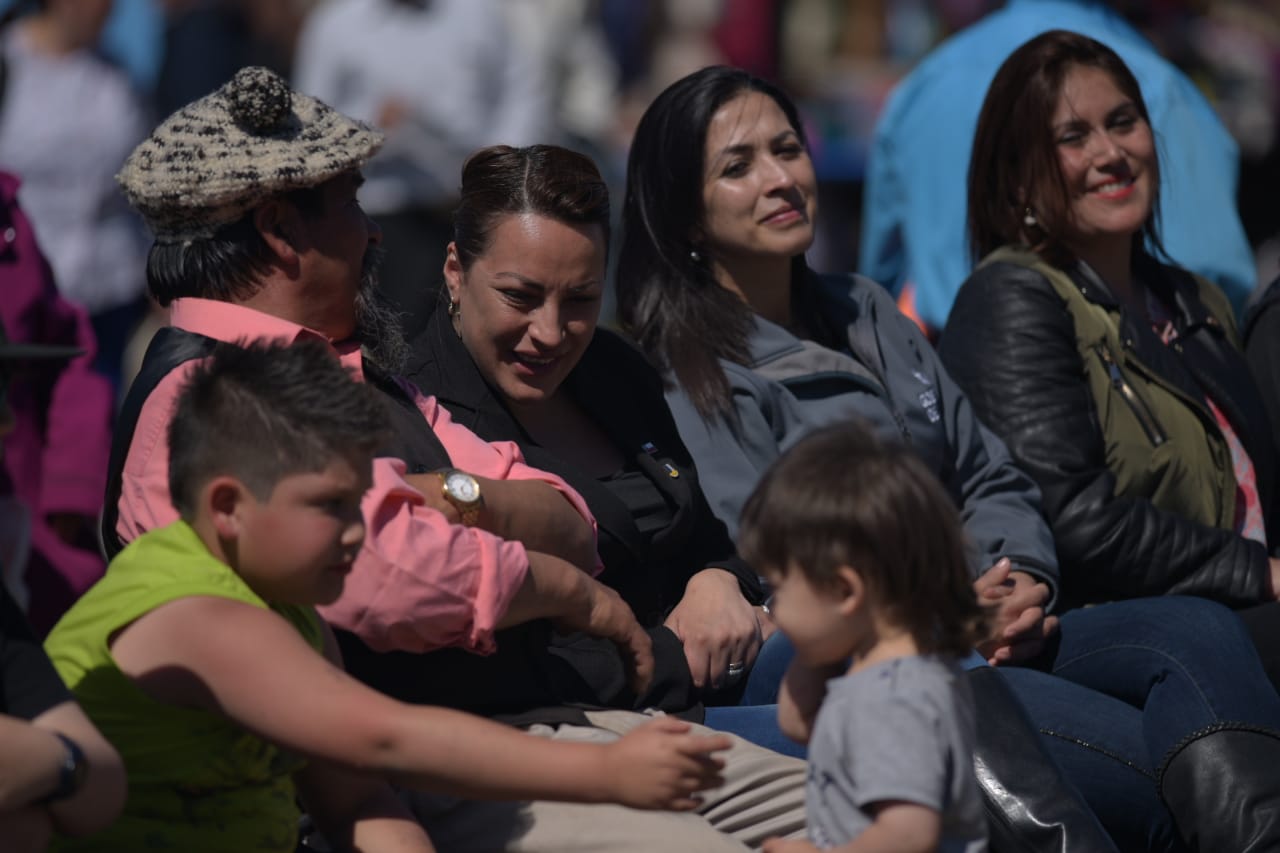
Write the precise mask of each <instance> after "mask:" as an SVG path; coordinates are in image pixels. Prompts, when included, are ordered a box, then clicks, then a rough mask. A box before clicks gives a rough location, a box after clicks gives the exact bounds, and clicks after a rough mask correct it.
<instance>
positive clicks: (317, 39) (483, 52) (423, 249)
mask: <svg viewBox="0 0 1280 853" xmlns="http://www.w3.org/2000/svg"><path fill="white" fill-rule="evenodd" d="M294 84H295V85H296V87H297V88H298V90H299V91H302V92H306V93H308V94H310V95H312V96H314V97H316V98H318V99H320V100H321V101H324V102H325V103H327V104H329V105H330V106H332V107H334V108H335V109H337V110H339V111H340V112H343V113H345V114H347V115H350V116H352V117H354V118H357V119H361V120H363V121H366V122H369V123H371V124H373V125H375V126H376V127H378V128H379V129H380V130H382V131H383V132H385V133H386V137H387V141H386V145H385V146H384V147H383V149H382V151H381V152H380V153H379V154H378V156H377V157H375V158H374V159H373V160H371V161H370V162H369V163H368V165H367V166H366V167H365V169H364V175H365V180H366V182H365V184H364V187H363V188H362V189H361V192H360V202H361V204H362V206H363V207H364V208H365V210H367V211H368V212H369V215H370V216H372V217H374V218H375V219H376V220H377V222H378V224H379V226H381V228H382V233H383V247H384V249H385V250H386V259H385V262H384V264H383V266H382V272H381V282H380V286H381V288H382V290H383V293H384V294H385V295H386V296H387V297H388V298H389V299H390V301H391V302H392V303H393V304H395V306H396V307H397V308H399V309H400V310H401V311H402V312H404V314H405V322H404V325H405V331H406V333H407V334H409V335H413V334H414V333H415V332H416V331H418V330H419V329H420V328H421V327H422V325H423V324H424V323H425V322H426V316H427V315H426V314H424V313H422V310H421V309H422V307H423V305H424V300H423V299H422V298H421V295H422V293H423V292H425V289H426V288H428V287H433V288H434V286H435V284H437V283H438V277H437V273H436V271H437V270H439V269H440V265H441V264H442V262H443V258H444V247H445V246H446V245H447V244H448V242H449V240H450V239H452V222H451V218H450V217H451V212H452V209H453V205H454V203H455V202H456V201H457V176H458V174H459V172H460V171H461V169H462V163H463V161H464V160H465V159H466V157H467V155H468V154H470V153H471V152H472V151H473V150H475V149H476V148H480V147H482V146H484V145H488V144H493V143H503V144H508V145H527V144H530V143H533V142H544V141H547V140H548V139H554V138H555V136H556V134H557V128H556V124H555V107H554V105H553V100H552V90H551V86H550V83H549V79H548V75H547V70H546V69H545V68H544V67H542V66H541V65H540V64H539V63H538V62H537V61H536V59H535V57H534V56H533V55H532V54H531V53H530V52H529V51H528V50H527V48H526V45H525V44H524V43H523V42H522V41H521V40H520V39H518V38H516V37H515V36H514V35H513V33H512V32H511V28H510V25H509V23H508V19H507V18H506V16H505V14H504V12H503V9H502V4H500V3H499V2H498V0H328V2H326V3H324V4H322V5H320V6H318V7H317V8H316V9H315V11H313V12H312V13H311V15H310V17H308V19H307V21H306V23H305V24H304V25H303V29H302V33H301V35H300V37H299V41H298V47H297V54H296V57H295V61H294Z"/></svg>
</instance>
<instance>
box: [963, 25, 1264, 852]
mask: <svg viewBox="0 0 1280 853" xmlns="http://www.w3.org/2000/svg"><path fill="white" fill-rule="evenodd" d="M1174 144H1176V141H1174ZM1158 187H1159V163H1158V158H1157V153H1156V146H1155V140H1154V136H1153V133H1152V130H1151V127H1150V125H1149V123H1148V118H1147V110H1146V106H1145V104H1144V103H1143V100H1142V94H1141V92H1140V91H1139V88H1138V84H1137V82H1136V80H1135V79H1134V78H1133V75H1132V74H1131V73H1130V72H1129V70H1128V68H1127V67H1125V65H1124V63H1123V62H1122V61H1121V60H1120V58H1119V57H1118V56H1116V54H1115V53H1114V52H1113V51H1112V50H1110V49H1109V48H1107V47H1106V46H1104V45H1102V44H1100V43H1098V42H1096V41H1094V40H1092V39H1089V38H1086V37H1084V36H1080V35H1078V34H1075V33H1068V32H1064V31H1053V32H1048V33H1045V34H1043V35H1041V36H1038V37H1037V38H1035V39H1033V40H1031V41H1030V42H1028V43H1027V44H1025V45H1023V46H1022V47H1021V48H1019V49H1018V50H1017V51H1015V52H1014V53H1013V54H1012V55H1011V56H1010V57H1009V59H1008V60H1006V62H1005V63H1004V65H1003V66H1002V67H1001V68H1000V70H999V72H997V74H996V77H995V80H994V81H993V82H992V85H991V89H990V91H989V92H988V94H987V98H986V101H985V103H984V105H983V108H982V112H981V114H980V117H979V120H978V130H977V135H976V137H975V142H974V154H973V160H972V162H971V165H970V170H969V238H970V243H971V246H972V249H973V252H974V256H975V258H980V259H982V260H981V261H980V263H979V266H978V268H977V269H976V270H975V272H974V273H973V275H972V276H971V277H970V278H969V280H968V281H966V282H965V284H964V286H963V287H962V288H961V289H960V292H959V295H958V297H957V299H956V303H955V306H954V307H953V309H952V313H951V316H950V319H949V320H948V323H947V326H946V329H945V331H944V334H943V338H942V342H941V346H940V349H941V355H942V359H943V362H944V363H945V364H946V366H947V369H948V370H949V371H950V373H951V375H952V377H953V378H954V379H955V380H956V382H957V383H959V385H960V386H961V387H962V388H964V390H965V391H966V392H967V394H968V396H969V399H970V401H971V402H972V403H973V406H974V409H975V410H976V411H977V413H978V416H979V417H980V418H981V419H982V420H983V421H984V422H985V423H986V424H987V425H988V426H989V427H990V428H991V429H992V430H993V431H994V432H996V434H997V435H999V436H1000V437H1001V438H1003V439H1004V441H1005V443H1006V444H1007V445H1008V447H1009V450H1010V452H1011V453H1012V454H1013V457H1014V459H1015V460H1016V461H1017V462H1018V464H1019V466H1020V467H1022V468H1023V469H1024V470H1025V471H1027V472H1028V473H1029V474H1031V475H1032V477H1034V478H1035V479H1036V481H1037V483H1038V484H1039V486H1040V489H1041V492H1042V495H1043V509H1044V512H1045V515H1046V517H1047V519H1048V521H1049V523H1050V526H1051V527H1052V529H1053V534H1054V540H1055V542H1056V543H1057V549H1058V559H1059V564H1060V570H1061V574H1062V581H1061V583H1062V597H1063V600H1064V603H1066V604H1067V605H1068V606H1070V605H1079V604H1085V603H1094V602H1102V601H1109V600H1114V599H1121V598H1135V597H1140V596H1149V595H1159V594H1166V593H1174V594H1186V595H1198V596H1204V597H1208V598H1213V599H1216V600H1218V601H1221V602H1223V603H1226V604H1228V605H1231V606H1232V607H1235V608H1239V609H1241V612H1242V614H1243V615H1244V616H1245V617H1246V621H1249V622H1253V623H1254V625H1253V626H1251V627H1252V628H1253V631H1252V633H1253V635H1254V641H1255V644H1257V645H1258V646H1259V650H1260V651H1261V653H1262V657H1263V662H1264V664H1265V665H1266V666H1267V668H1268V671H1269V673H1270V675H1271V677H1272V680H1273V681H1276V680H1277V675H1278V674H1280V655H1278V654H1277V649H1276V648H1275V643H1274V641H1273V640H1272V639H1270V638H1269V637H1268V636H1267V635H1268V634H1271V635H1274V633H1275V631H1274V629H1273V628H1272V627H1271V625H1273V624H1274V623H1275V622H1276V621H1277V619H1278V618H1280V609H1278V608H1277V607H1276V605H1275V604H1274V603H1270V602H1274V599H1275V598H1276V592H1277V587H1278V584H1277V579H1278V578H1280V561H1278V560H1276V559H1275V558H1273V557H1271V556H1270V554H1269V548H1268V542H1271V543H1276V542H1278V541H1280V538H1278V537H1280V528H1277V522H1280V513H1276V512H1273V511H1272V504H1273V500H1274V497H1275V494H1276V492H1275V483H1274V474H1275V464H1276V456H1275V448H1274V446H1273V440H1272V433H1271V430H1270V426H1269V423H1268V420H1267V415H1266V412H1265V410H1264V408H1263V406H1262V402H1261V400H1260V398H1259V395H1258V392H1257V389H1256V387H1255V386H1254V384H1253V382H1252V380H1251V378H1250V376H1249V371H1248V366H1247V364H1246V363H1245V360H1244V357H1243V355H1242V353H1241V352H1240V351H1239V348H1238V347H1239V343H1238V337H1237V335H1236V332H1235V327H1234V321H1233V318H1232V315H1231V312H1230V308H1229V307H1228V305H1227V302H1226V299H1225V297H1223V295H1222V293H1221V292H1220V291H1219V290H1218V289H1217V288H1216V287H1214V286H1213V285H1212V284H1210V283H1209V282H1207V281H1204V280H1202V279H1199V278H1197V277H1194V276H1192V275H1190V274H1189V273H1186V272H1184V271H1182V270H1180V269H1177V268H1176V267H1173V266H1170V265H1167V264H1164V263H1161V262H1159V261H1157V260H1156V258H1155V257H1154V255H1153V253H1154V254H1160V253H1162V249H1161V247H1160V243H1159V239H1158V233H1157V229H1156V209H1157V208H1156V204H1157V194H1158ZM1268 623H1270V624H1268ZM1223 728H1224V730H1223V731H1220V732H1217V733H1215V734H1213V735H1211V736H1209V737H1205V738H1203V739H1202V740H1201V741H1199V742H1195V743H1193V745H1192V746H1191V747H1189V749H1190V750H1192V751H1195V752H1199V753H1201V755H1202V756H1207V755H1210V754H1212V755H1216V756H1236V757H1238V758H1240V759H1241V760H1240V761H1239V762H1238V766H1237V771H1236V773H1235V775H1234V777H1233V778H1236V779H1238V780H1243V779H1247V778H1249V774H1251V773H1256V774H1259V777H1258V778H1262V776H1263V775H1265V773H1268V772H1271V771H1269V770H1265V769H1264V765H1265V764H1266V762H1268V761H1269V762H1271V763H1274V762H1275V761H1276V760H1277V758H1280V736H1278V735H1277V734H1276V733H1274V732H1268V733H1266V734H1265V735H1262V734H1258V733H1250V734H1244V733H1243V732H1242V731H1241V730H1239V729H1237V730H1235V731H1232V730H1231V728H1232V727H1229V726H1227V727H1223ZM1268 756H1269V757H1268ZM1212 802H1213V800H1212V798H1205V797H1197V798H1190V799H1189V806H1190V808H1191V809H1192V810H1194V809H1195V808H1210V807H1212V806H1211V805H1210V804H1211V803H1212ZM1175 816H1180V815H1178V813H1177V812H1175ZM1231 846H1232V845H1231V844H1227V845H1226V846H1224V847H1223V848H1222V849H1227V847H1231ZM1234 849H1239V847H1238V846H1236V847H1234ZM1249 849H1253V848H1249Z"/></svg>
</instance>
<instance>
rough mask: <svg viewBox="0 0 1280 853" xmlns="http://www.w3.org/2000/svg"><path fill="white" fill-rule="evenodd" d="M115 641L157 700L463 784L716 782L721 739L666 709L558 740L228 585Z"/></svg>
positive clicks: (532, 788)
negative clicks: (305, 629)
mask: <svg viewBox="0 0 1280 853" xmlns="http://www.w3.org/2000/svg"><path fill="white" fill-rule="evenodd" d="M192 626H200V628H201V629H200V630H193V629H192ZM112 654H113V656H114V657H115V659H116V662H117V664H118V665H119V666H120V668H121V670H123V671H124V672H125V674H126V675H128V676H129V677H130V678H132V679H133V680H134V682H135V683H137V684H138V685H139V686H140V687H141V688H142V689H144V690H146V691H147V692H149V693H150V694H151V695H153V696H154V697H155V698H157V699H159V700H160V701H164V702H170V703H174V704H185V705H195V706H198V707H204V708H208V709H211V710H216V711H218V712H220V713H222V714H225V715H226V716H227V717H229V718H231V719H233V720H235V721H237V722H238V723H240V724H241V725H243V726H244V727H245V728H247V729H249V730H250V731H253V732H255V733H256V734H258V735H259V736H261V737H263V738H265V739H267V740H270V741H272V742H274V743H277V744H279V745H280V746H282V747H284V748H286V749H290V750H293V751H295V752H299V753H302V754H304V755H307V756H311V757H315V758H318V759H322V760H327V761H330V762H333V763H336V764H340V765H342V766H345V767H348V768H353V769H356V770H365V771H371V772H374V773H378V774H382V775H386V776H389V777H391V778H393V779H395V780H396V781H398V782H401V783H403V784H406V785H410V786H413V787H418V788H422V789H425V790H431V791H441V792H447V793H450V794H454V795H458V796H464V797H467V796H469V797H484V798H493V799H552V800H570V801H578V802H620V803H623V804H624V805H629V806H632V807H635V808H674V809H691V808H694V807H695V806H696V804H697V800H696V798H695V796H694V795H695V792H697V791H699V790H703V789H705V788H708V787H713V786H715V785H717V784H719V783H720V781H721V779H720V767H721V763H720V762H719V760H717V759H715V758H713V757H712V753H714V752H716V751H719V750H723V749H727V748H728V747H729V743H730V742H729V740H728V738H727V737H723V736H721V737H702V736H697V735H694V734H692V733H690V732H689V731H688V726H687V725H686V724H684V723H681V722H679V721H677V720H666V719H661V720H656V721H654V722H653V723H651V724H648V725H646V726H643V727H641V728H640V729H637V730H636V731H634V732H632V733H631V734H629V735H627V736H626V737H624V738H622V739H621V740H619V741H618V742H616V743H612V744H609V745H598V744H575V743H563V742H557V741H550V740H546V739H543V738H538V737H533V736H530V735H527V734H525V733H523V732H520V731H518V730H516V729H512V728H510V727H507V726H503V725H500V724H498V723H494V722H491V721H488V720H485V719H482V718H480V717H476V716H473V715H471V714H465V713H461V712H457V711H451V710H447V709H443V708H433V707H425V706H411V705H405V704H403V703H400V702H397V701H395V700H393V699H391V698H389V697H387V696H383V695H382V694H380V693H377V692H375V691H373V690H371V689H369V688H368V687H365V686H364V685H363V684H360V683H359V682H357V681H356V680H355V679H353V678H351V677H350V676H348V675H347V674H346V673H344V672H343V671H342V670H341V669H340V668H338V667H337V666H334V665H333V664H332V663H330V662H329V661H327V660H325V659H324V657H322V656H321V655H318V654H316V652H315V650H314V649H312V648H310V647H309V646H308V645H307V644H306V643H305V641H303V639H302V638H301V636H300V635H299V634H298V633H297V631H296V630H295V629H294V628H293V627H292V626H290V625H289V624H288V623H287V622H286V621H285V620H284V619H282V618H281V617H280V616H278V615H276V614H274V613H271V612H269V611H265V610H261V609H259V608H256V607H251V606H249V605H246V604H241V603H238V602H235V601H232V600H230V599H220V598H214V597H204V596H201V597H192V598H185V599H180V600H177V601H173V602H169V603H168V604H165V605H163V606H161V607H158V608H156V609H155V610H153V611H151V612H149V613H148V614H146V615H145V616H143V617H142V618H140V619H138V620H137V621H135V622H134V623H132V624H131V625H129V626H128V627H127V628H125V629H124V630H123V631H121V632H120V633H119V634H118V636H117V638H116V640H115V642H114V644H113V645H112Z"/></svg>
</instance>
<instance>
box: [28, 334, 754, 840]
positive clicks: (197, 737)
mask: <svg viewBox="0 0 1280 853" xmlns="http://www.w3.org/2000/svg"><path fill="white" fill-rule="evenodd" d="M387 431H388V424H387V421H386V413H385V410H384V409H383V407H382V405H381V403H380V402H379V401H378V399H377V398H376V397H375V396H374V395H373V394H372V393H371V392H370V390H369V389H368V388H367V386H364V385H362V384H360V383H358V382H355V381H353V380H352V378H351V377H350V376H349V375H347V373H346V371H345V370H344V368H343V367H342V366H341V365H340V364H339V363H338V361H337V360H336V359H335V358H334V357H333V355H332V353H331V352H329V351H328V350H327V348H326V347H324V346H323V345H322V344H320V343H318V342H316V343H310V342H302V343H298V344H295V345H292V346H287V347H286V346H281V345H264V344H255V345H251V346H247V347H230V346H223V347H221V348H219V349H218V350H217V351H216V352H215V354H214V356H213V357H212V358H210V359H209V360H208V361H206V362H205V363H204V364H202V365H200V366H199V367H197V368H196V369H195V370H194V372H193V375H192V377H191V379H190V382H189V384H188V385H187V386H186V388H185V390H184V392H183V394H182V395H181V397H180V398H179V401H178V404H177V411H176V413H175V415H174V417H173V420H172V423H171V426H170V432H169V445H170V470H169V479H170V492H171V494H172V495H173V500H174V503H175V505H176V507H177V509H178V510H179V512H180V513H181V515H182V520H181V521H179V522H175V523H174V524H172V525H170V526H168V527H165V528H161V529H159V530H155V531H152V532H150V533H148V534H146V535H144V536H141V537H139V538H138V539H137V540H136V541H135V542H134V543H133V544H131V545H130V546H129V547H128V548H126V549H125V550H124V551H123V552H122V553H121V554H120V555H119V557H117V558H116V560H115V561H113V563H112V565H111V567H110V569H109V570H108V572H107V575H106V577H105V578H104V579H103V580H102V581H100V582H99V583H98V584H97V585H96V586H94V587H93V588H92V589H91V590H90V591H89V592H88V593H86V594H85V596H84V597H83V598H81V600H80V601H79V602H77V603H76V605H75V606H74V607H72V609H71V610H70V611H68V613H67V614H66V615H65V616H64V617H63V619H62V620H61V621H60V622H59V623H58V625H57V626H56V627H55V628H54V630H53V632H52V634H51V635H50V637H49V639H48V641H47V644H46V648H47V650H48V652H49V655H50V657H51V658H52V659H53V661H54V664H55V666H56V667H57V668H58V671H59V673H60V674H61V676H62V677H63V679H64V680H65V681H66V682H67V684H68V685H69V686H70V687H71V689H72V691H73V693H74V694H75V696H76V698H77V699H78V700H79V702H80V703H81V705H82V706H83V707H84V709H85V710H86V712H87V713H88V714H89V716H90V717H91V718H92V719H93V721H94V723H95V724H96V725H98V727H99V728H100V729H101V730H102V732H103V734H105V735H106V736H107V738H108V739H109V740H110V741H112V743H113V744H114V745H115V746H116V748H117V749H118V750H119V751H120V752H121V754H122V755H123V757H124V761H125V765H126V768H127V770H128V776H129V798H128V801H127V803H126V806H125V810H124V815H123V817H122V818H121V819H120V820H119V821H118V822H117V823H116V824H115V825H114V826H113V827H111V828H110V829H108V830H106V831H105V832H103V833H100V834H97V835H93V836H90V837H88V838H86V839H83V840H81V841H80V842H79V843H81V844H82V847H79V848H77V847H74V846H73V843H72V842H71V841H70V840H66V842H65V844H64V845H63V846H62V847H61V848H60V849H92V850H129V851H145V850H160V849H163V850H183V851H204V850H207V851H228V850H236V851H278V853H291V851H293V850H294V849H295V846H296V843H297V823H298V817H299V812H298V807H297V805H296V801H297V798H301V800H302V802H303V803H304V805H305V806H306V808H307V809H308V811H309V812H310V813H311V814H312V816H313V817H314V819H315V821H316V823H317V824H318V826H319V827H320V828H321V830H322V831H323V832H324V834H325V836H326V840H327V841H328V842H329V844H330V845H331V846H332V847H333V848H334V849H348V848H358V849H360V850H396V851H401V850H404V851H410V850H413V851H422V850H431V849H432V847H431V843H430V841H429V840H428V838H427V836H426V834H425V833H424V832H423V830H422V828H421V827H420V826H419V825H418V824H417V823H416V822H415V821H414V820H413V818H412V817H411V816H410V815H409V814H408V812H407V811H406V810H405V809H404V808H403V807H402V806H401V804H400V802H399V800H398V799H397V798H396V797H395V795H394V794H393V792H392V790H391V788H390V787H389V785H388V784H387V782H386V779H391V780H393V781H396V782H398V783H402V784H405V785H407V786H412V787H418V788H423V789H428V790H434V791H439V792H445V793H450V794H456V795H459V796H466V797H483V798H496V799H516V800H518V799H553V800H570V801H581V802H604V801H612V802H619V803H622V804H625V805H629V806H633V807H637V808H672V809H677V810H685V809H691V808H693V807H695V806H696V804H697V799H696V797H695V792H696V791H699V790H702V789H705V788H707V787H711V786H713V785H716V784H718V783H719V781H720V776H719V770H720V762H719V761H718V760H717V759H716V758H714V757H712V753H713V752H715V751H717V750H721V749H725V748H727V747H728V746H729V743H728V739H727V738H724V737H700V736H696V735H694V734H692V733H691V732H689V731H688V726H687V725H686V724H684V723H681V722H679V721H676V720H671V719H658V720H656V721H654V722H653V723H650V724H647V725H645V726H643V727H641V728H640V729H637V730H635V731H634V732H632V733H631V734H629V735H627V736H625V737H623V738H622V739H621V740H619V741H617V742H615V743H612V744H608V745H598V744H572V743H564V742H552V741H550V740H544V739H541V738H538V737H533V736H530V735H527V734H524V733H522V732H520V731H517V730H515V729H512V728H508V727H506V726H502V725H499V724H497V723H493V722H489V721H487V720H483V719H481V718H478V717H475V716H472V715H469V714H464V713H460V712H455V711H450V710H445V709H441V708H431V707H419V706H410V705H405V704H402V703H400V702H397V701H395V700H392V699H390V698H388V697H386V696H383V695H381V694H379V693H376V692H375V691H373V690H371V689H369V688H367V687H365V686H364V685H362V684H360V683H358V682H356V681H355V680H354V679H352V678H350V677H349V676H347V675H346V674H345V673H344V672H343V671H342V668H341V661H340V659H339V657H338V653H337V649H336V644H335V642H334V639H333V637H332V635H331V634H330V632H329V630H328V629H327V628H326V627H325V626H324V624H323V623H322V622H321V621H320V620H319V618H318V617H317V615H316V613H315V611H314V610H313V606H314V605H317V604H324V603H328V602H332V601H333V600H335V599H336V598H337V597H338V596H339V595H340V594H341V592H342V588H343V581H344V579H345V577H346V575H347V573H348V572H349V571H350V570H351V566H352V563H353V561H354V560H355V557H356V554H357V553H358V552H359V550H360V547H361V544H362V542H363V539H364V525H363V521H362V516H361V513H360V500H361V496H362V495H363V493H364V492H365V490H366V489H367V488H368V486H369V481H370V477H371V462H372V459H373V456H374V451H375V449H376V448H377V447H378V446H379V445H380V444H381V443H382V442H383V441H384V440H385V438H386V435H387Z"/></svg>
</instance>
